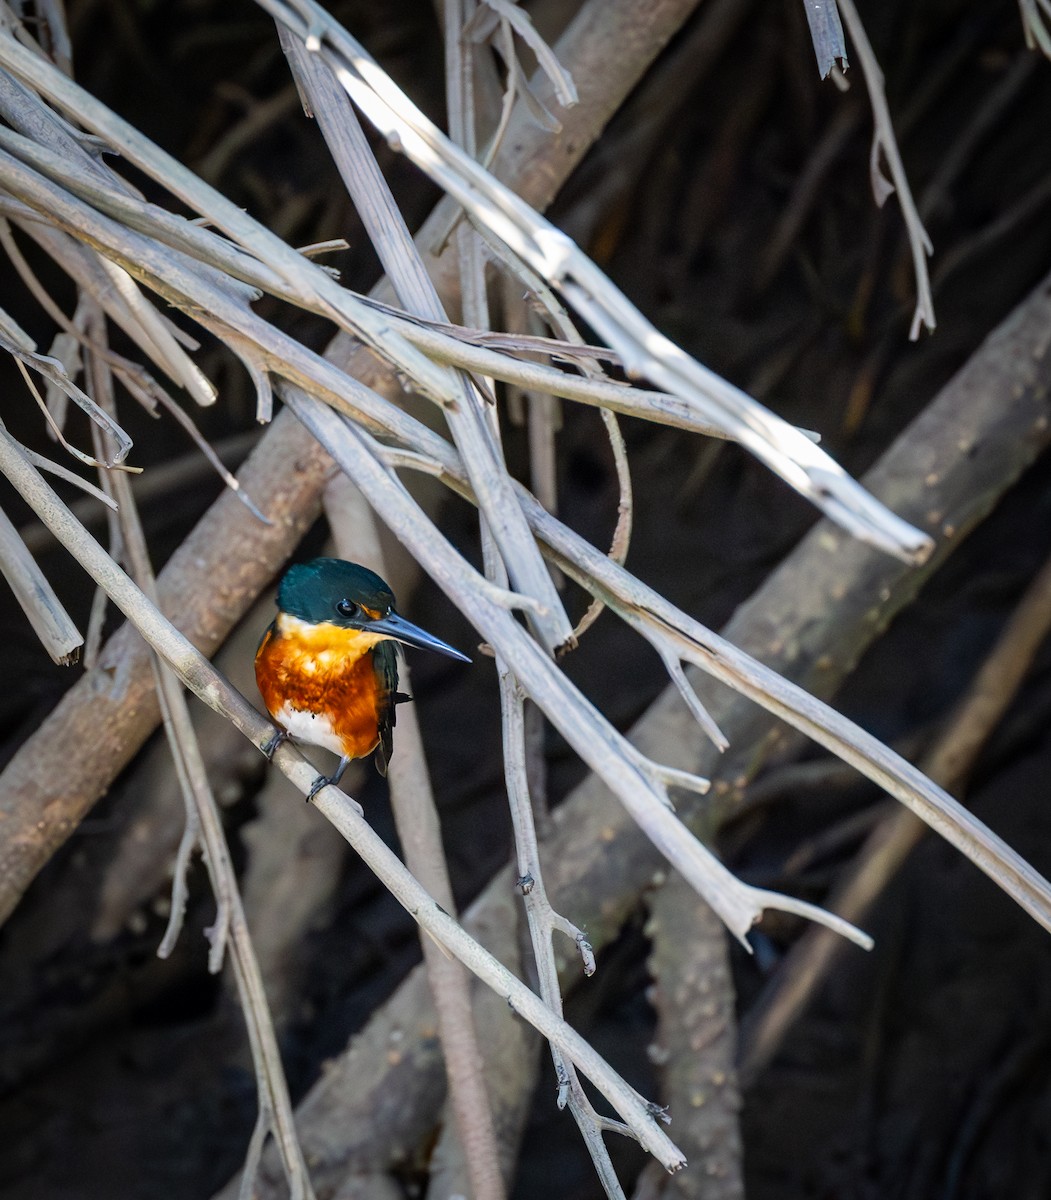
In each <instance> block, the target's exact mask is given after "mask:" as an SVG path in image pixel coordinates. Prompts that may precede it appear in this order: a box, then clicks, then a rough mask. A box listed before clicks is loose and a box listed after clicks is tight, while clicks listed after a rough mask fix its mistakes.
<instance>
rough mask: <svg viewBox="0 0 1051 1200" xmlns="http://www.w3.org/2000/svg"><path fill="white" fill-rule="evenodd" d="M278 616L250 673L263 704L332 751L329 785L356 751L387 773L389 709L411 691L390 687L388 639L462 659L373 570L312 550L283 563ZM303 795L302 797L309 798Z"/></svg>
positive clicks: (298, 733) (392, 655)
mask: <svg viewBox="0 0 1051 1200" xmlns="http://www.w3.org/2000/svg"><path fill="white" fill-rule="evenodd" d="M277 610H278V611H277V616H276V618H275V619H274V621H273V622H272V623H271V625H270V627H269V628H268V629H267V631H266V633H264V634H263V640H262V641H261V642H260V643H259V649H258V650H257V651H256V655H255V677H256V682H257V683H258V684H259V691H260V692H261V694H262V697H263V700H264V702H265V703H266V707H267V711H268V712H269V713H270V715H271V716H272V717H273V718H274V720H275V721H276V722H277V724H278V725H280V726H281V729H282V731H283V732H282V733H279V734H278V735H277V736H276V737H275V738H273V739H272V740H271V742H270V744H269V746H268V747H267V750H268V752H269V753H271V754H272V753H273V751H274V750H275V749H276V748H277V746H278V744H279V742H280V741H281V740H282V739H283V738H285V737H291V738H293V739H295V740H296V741H301V742H307V743H309V744H310V745H312V746H322V747H324V749H326V750H331V751H332V752H333V753H334V754H338V755H339V756H340V759H339V766H338V767H337V768H336V770H335V772H334V773H333V774H332V775H331V776H330V777H329V778H328V779H319V780H318V782H317V784H316V785H315V786H314V788H312V789H311V793H310V795H311V796H313V795H314V793H315V792H316V791H318V790H319V789H320V788H321V787H322V786H323V785H324V784H326V783H338V782H339V780H340V778H341V777H342V775H343V772H344V771H345V770H346V769H347V764H348V763H349V762H350V761H351V760H352V759H355V758H364V757H365V755H367V754H371V753H372V752H373V751H375V752H376V766H377V768H378V769H379V771H380V773H381V774H383V775H385V774H386V773H387V763H389V762H390V756H391V750H392V731H393V729H394V720H395V714H394V708H395V705H396V704H399V703H401V702H402V701H403V700H408V699H410V697H409V696H404V695H402V693H401V692H399V691H398V658H397V651H396V650H395V646H394V644H395V642H403V643H404V644H405V645H407V646H420V647H422V648H423V649H425V650H436V651H437V652H438V653H439V654H447V655H448V656H449V657H450V658H458V659H460V660H461V661H462V662H470V661H471V660H470V659H469V658H468V657H467V655H466V654H461V653H460V651H459V650H454V649H453V648H452V646H449V645H446V643H445V642H443V641H441V640H440V639H439V638H436V637H433V636H432V635H431V634H429V633H425V632H424V630H422V629H420V628H418V627H417V626H416V625H413V624H412V623H411V622H410V621H406V620H405V618H404V617H400V616H398V614H397V613H396V612H395V611H394V595H393V593H392V592H391V590H390V588H389V587H388V586H387V585H386V584H385V583H384V582H383V580H382V579H380V577H379V576H378V575H377V574H375V573H374V572H373V571H370V570H368V569H367V568H366V567H362V566H359V565H358V564H357V563H351V562H344V561H343V560H342V559H340V558H315V559H314V560H313V561H312V562H308V563H303V564H301V565H299V566H294V567H290V568H289V569H288V571H287V572H286V573H285V575H284V577H283V578H282V580H281V583H280V585H279V587H278V591H277ZM309 798H310V797H309V796H308V799H309Z"/></svg>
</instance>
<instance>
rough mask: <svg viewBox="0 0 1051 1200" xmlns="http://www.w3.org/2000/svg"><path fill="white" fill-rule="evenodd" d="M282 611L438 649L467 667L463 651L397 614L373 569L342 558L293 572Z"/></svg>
mask: <svg viewBox="0 0 1051 1200" xmlns="http://www.w3.org/2000/svg"><path fill="white" fill-rule="evenodd" d="M277 607H278V609H279V610H280V611H281V612H283V613H287V614H288V615H289V616H290V617H295V618H297V620H300V621H305V622H306V623H307V624H308V625H322V624H329V625H336V626H338V627H339V628H341V629H357V630H361V631H362V632H364V633H371V634H375V635H378V636H379V637H380V638H390V639H393V640H394V641H398V642H404V643H405V644H406V645H408V646H419V647H420V648H421V649H424V650H434V651H436V652H437V653H439V654H446V655H448V656H449V657H450V658H458V659H460V660H461V662H470V661H471V660H470V659H469V658H468V657H467V655H465V654H461V653H460V651H459V650H454V649H453V647H452V646H450V645H448V644H447V643H445V642H443V641H442V640H441V639H440V638H436V637H434V636H433V635H432V634H429V633H427V632H426V631H425V630H423V629H420V628H419V627H418V626H417V625H413V624H412V622H411V621H406V620H405V618H404V617H401V616H399V615H398V614H397V613H396V612H395V611H394V593H393V592H392V591H391V590H390V588H389V587H388V586H387V584H386V583H385V582H384V581H383V580H382V579H381V578H380V577H379V576H378V575H377V574H376V573H375V571H370V570H369V569H368V567H363V566H361V564H360V563H352V562H346V561H344V560H343V559H341V558H315V559H312V560H311V561H310V562H308V563H300V564H297V565H296V566H293V567H289V569H288V570H287V571H286V572H285V575H284V577H283V578H282V580H281V583H280V585H279V586H278V589H277Z"/></svg>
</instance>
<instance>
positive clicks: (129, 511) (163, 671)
mask: <svg viewBox="0 0 1051 1200" xmlns="http://www.w3.org/2000/svg"><path fill="white" fill-rule="evenodd" d="M92 324H93V325H94V336H95V339H96V340H97V341H99V342H101V341H102V340H103V338H104V336H105V331H104V328H103V322H102V318H101V314H100V313H98V312H96V315H95V317H94V318H93V321H92ZM88 369H89V375H90V379H91V382H92V390H93V392H94V395H95V398H96V400H97V402H98V403H99V405H100V407H101V408H102V409H103V411H105V412H108V413H109V414H111V415H113V410H114V404H113V384H112V377H111V376H110V374H109V366H108V364H107V363H106V362H104V361H103V360H101V359H100V358H99V357H97V356H96V355H94V354H93V353H89V356H88ZM110 482H111V486H112V487H113V490H114V496H115V498H116V500H117V502H118V512H119V520H120V523H121V534H122V543H123V546H124V548H125V551H126V553H127V556H128V560H129V566H130V568H131V572H132V575H133V577H134V578H135V580H136V582H137V583H138V585H139V587H140V588H142V591H143V596H144V599H145V600H146V602H147V603H149V604H151V605H153V606H154V607H155V606H156V603H157V587H156V581H155V579H154V575H153V569H152V566H151V564H150V559H149V550H148V548H147V545H146V537H145V534H144V532H143V529H142V526H141V524H140V522H139V519H138V513H137V511H136V509H135V502H134V498H133V497H132V494H131V488H130V486H129V484H128V480H127V477H126V476H124V475H123V474H121V473H119V472H116V473H114V474H113V476H112V479H111V481H110ZM154 667H155V677H156V683H157V692H158V699H159V700H160V703H161V711H162V713H163V717H164V726H165V732H166V733H167V735H168V741H169V745H170V747H171V752H172V758H173V761H174V763H175V768H176V772H177V774H178V777H179V780H180V784H181V785H182V791H183V797H184V801H185V804H186V811H187V825H186V831H185V833H184V835H183V838H182V840H181V842H180V847H179V854H178V855H177V861H176V867H175V871H176V873H175V878H174V885H173V896H172V916H171V920H170V922H169V926H168V930H167V932H166V934H165V937H164V939H163V940H162V943H161V946H160V947H159V949H158V954H160V955H161V957H167V955H168V954H169V953H170V952H171V950H172V948H173V946H174V941H175V938H176V937H177V936H178V932H179V928H180V925H181V922H182V914H183V907H184V904H185V894H186V884H185V872H186V870H187V869H188V867H189V859H190V856H191V855H192V853H193V851H194V849H195V848H196V844H197V841H198V838H199V839H200V842H201V845H202V846H203V848H204V851H205V862H206V865H207V867H208V873H209V877H210V879H211V884H212V890H213V892H214V894H215V898H216V905H217V910H216V918H215V922H214V923H213V925H212V926H211V928H210V929H209V931H208V937H209V941H210V951H209V956H208V964H209V969H210V970H211V971H212V972H213V973H217V972H218V971H219V969H220V967H221V965H222V962H223V958H224V955H225V951H226V948H227V945H228V944H229V945H230V947H231V949H232V955H231V958H232V963H233V969H234V975H235V978H236V980H237V990H238V994H239V996H240V999H241V1006H242V1010H243V1012H244V1017H245V1023H246V1025H247V1029H248V1040H249V1044H250V1046H251V1050H252V1059H253V1062H254V1065H255V1070H256V1083H257V1088H258V1103H259V1120H258V1123H257V1129H258V1130H261V1131H262V1134H261V1136H265V1135H266V1134H268V1133H273V1135H274V1137H275V1140H276V1141H277V1145H278V1148H279V1151H280V1155H281V1160H282V1163H283V1164H284V1167H285V1172H286V1174H287V1177H288V1182H289V1186H290V1188H291V1191H292V1195H293V1197H295V1198H297V1200H312V1197H313V1189H312V1188H311V1186H310V1178H309V1174H308V1172H307V1168H306V1163H305V1161H304V1158H303V1151H302V1148H301V1147H300V1145H299V1140H298V1138H297V1137H296V1133H295V1124H294V1121H293V1117H292V1102H291V1099H290V1097H289V1093H288V1085H287V1083H286V1082H285V1077H284V1072H283V1070H282V1067H281V1055H280V1052H279V1050H278V1045H277V1037H276V1035H275V1033H274V1026H273V1021H272V1019H271V1017H270V1012H269V1009H268V1007H267V1004H266V996H265V994H264V992H263V983H262V976H261V974H260V971H259V964H258V962H257V960H256V957H255V951H254V949H253V947H252V941H251V936H250V934H249V932H248V924H247V922H246V920H245V915H244V909H243V907H242V905H241V900H240V894H239V891H238V887H237V877H236V874H235V873H234V868H233V863H232V862H231V860H230V851H229V847H228V846H227V844H226V837H225V835H224V833H223V827H222V819H221V818H220V816H219V810H218V808H217V806H216V803H215V797H214V795H213V794H212V790H211V786H210V785H209V782H208V774H207V770H206V768H205V765H204V761H203V758H202V755H201V751H200V746H199V745H198V742H197V737H196V735H195V733H194V729H193V724H192V722H191V720H190V712H189V707H188V705H187V702H186V696H185V694H184V692H183V690H182V687H181V686H180V684H179V681H178V679H177V677H176V675H175V674H174V673H173V672H172V671H171V669H170V668H169V667H168V666H167V665H166V664H165V662H164V661H163V660H162V658H161V657H160V656H159V655H156V654H155V657H154ZM253 1140H254V1139H253ZM254 1157H256V1156H253V1154H252V1153H249V1156H248V1159H249V1162H248V1164H247V1166H246V1171H245V1179H246V1183H248V1182H249V1181H251V1180H252V1179H254V1167H253V1165H252V1163H253V1160H254Z"/></svg>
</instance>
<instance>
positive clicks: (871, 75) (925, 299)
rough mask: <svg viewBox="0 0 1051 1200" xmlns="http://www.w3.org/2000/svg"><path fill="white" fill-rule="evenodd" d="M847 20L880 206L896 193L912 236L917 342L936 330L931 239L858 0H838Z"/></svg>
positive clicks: (913, 334) (914, 334)
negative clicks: (869, 125)
mask: <svg viewBox="0 0 1051 1200" xmlns="http://www.w3.org/2000/svg"><path fill="white" fill-rule="evenodd" d="M835 3H836V4H838V5H839V10H840V12H841V13H842V14H843V19H844V21H846V23H847V29H848V30H849V31H850V40H851V41H852V42H853V43H854V49H855V50H856V51H857V54H858V61H859V62H860V63H861V73H862V74H863V75H864V76H865V86H866V87H867V88H868V93H869V102H870V103H871V105H872V119H873V122H874V124H875V129H874V130H873V134H872V153H871V155H870V156H869V174H870V175H871V178H872V191H873V194H874V195H875V197H876V204H877V205H878V206H879V207H880V208H882V207H883V204H884V202H885V201H886V199H887V197H888V196H889V195H890V194H891V193H892V192H894V191H897V193H898V203H899V204H900V205H901V215H902V217H903V218H904V220H905V229H906V232H907V233H908V237H909V248H910V250H911V251H912V267H913V272H914V274H915V276H916V309H915V312H914V313H913V317H912V327H911V329H910V332H909V336H910V337H911V338H912V339H913V340H915V339H916V338H918V337H919V336H920V329H921V328H922V327H923V326H926V327H927V328H928V329H931V330H933V329H934V327H935V324H936V322H935V319H934V300H933V299H932V297H931V281H930V276H929V274H928V272H927V258H928V256H929V255H930V254H931V253H932V252H933V248H932V246H931V239H930V238H929V237H928V236H927V231H926V229H924V227H923V222H922V221H921V219H920V214H919V213H918V212H917V211H916V202H915V201H914V200H913V198H912V189H911V188H910V187H909V180H908V177H907V176H906V174H905V167H904V165H903V164H902V161H901V151H900V150H899V149H898V142H897V139H896V138H895V136H894V125H893V123H892V121H891V119H890V109H889V108H888V107H887V94H886V92H885V91H884V88H883V72H882V71H881V70H880V66H879V63H878V62H877V61H876V55H875V54H874V53H873V50H872V44H871V43H870V42H869V39H868V34H867V33H866V32H865V26H864V25H863V24H862V22H861V17H860V16H859V15H858V10H857V9H856V8H855V7H854V0H835ZM881 154H882V156H883V158H884V159H885V160H886V163H887V167H888V168H889V170H890V180H888V179H887V178H886V177H885V176H884V174H883V172H882V170H881V169H880V155H881Z"/></svg>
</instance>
